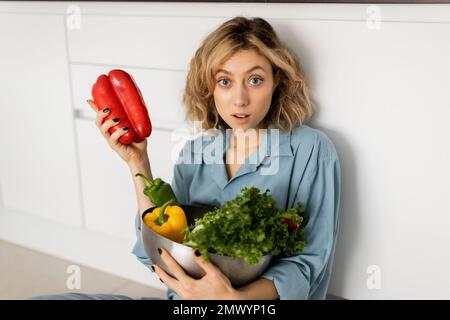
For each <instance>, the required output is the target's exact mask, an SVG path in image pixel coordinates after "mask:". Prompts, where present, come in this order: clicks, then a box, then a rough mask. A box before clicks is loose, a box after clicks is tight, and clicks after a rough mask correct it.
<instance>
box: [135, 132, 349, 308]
mask: <svg viewBox="0 0 450 320" xmlns="http://www.w3.org/2000/svg"><path fill="white" fill-rule="evenodd" d="M273 129H274V126H273V125H270V126H269V127H268V129H267V132H265V133H264V134H263V135H262V137H263V138H262V140H261V144H260V146H259V147H258V148H257V149H256V150H255V151H254V152H253V153H251V154H250V155H249V156H248V157H247V158H246V159H245V163H244V164H242V165H241V167H240V168H239V170H238V171H237V172H236V174H235V175H234V176H233V177H232V178H231V179H230V180H228V175H227V171H226V167H225V164H224V161H223V159H224V155H225V152H226V150H227V149H228V146H229V144H230V140H231V139H230V137H231V130H224V129H222V130H216V132H217V135H216V136H210V135H207V136H205V135H204V136H200V137H198V138H196V139H192V140H189V141H187V142H186V144H185V145H184V147H183V149H182V151H181V152H180V154H179V158H178V160H177V163H175V166H174V171H173V173H174V175H173V180H172V182H171V186H172V188H173V191H174V193H175V195H176V197H177V200H178V201H179V202H180V203H181V204H188V205H198V206H211V207H222V206H223V205H224V204H225V202H227V201H228V200H231V199H234V198H235V197H236V196H237V195H238V194H240V193H241V189H242V188H244V187H250V186H254V187H257V188H259V189H260V190H261V191H265V189H269V190H270V191H269V192H270V194H271V195H272V197H273V198H274V199H275V201H276V205H277V207H278V208H279V209H283V210H287V209H288V208H293V207H295V205H296V204H297V202H299V201H301V202H302V203H303V204H304V206H305V210H306V212H307V213H308V215H309V221H308V223H307V225H306V226H305V241H306V246H305V248H304V249H303V251H300V252H298V253H296V254H294V255H291V256H284V255H282V256H279V257H277V258H275V259H273V260H272V262H271V264H270V265H269V267H268V268H267V269H266V271H265V272H264V273H263V274H262V275H261V277H262V278H266V279H269V280H272V281H273V282H274V284H275V287H276V290H277V292H278V295H279V299H282V300H283V299H325V297H326V293H327V289H328V285H329V282H330V276H331V270H332V264H333V256H334V251H335V244H336V239H337V234H338V229H339V206H340V190H341V168H340V162H339V158H338V155H337V152H336V149H335V147H334V145H333V143H332V141H331V140H330V139H329V138H328V137H327V136H326V135H325V133H323V132H322V131H320V130H318V129H314V128H312V127H310V126H308V125H298V126H297V127H295V128H294V129H293V130H292V131H291V132H282V131H281V130H274V131H272V130H273ZM275 131H276V132H278V133H279V135H278V136H277V135H276V134H274V135H273V134H271V133H273V132H275ZM278 138H279V139H278ZM277 141H278V143H277ZM216 151H218V153H216ZM215 154H218V155H220V156H219V157H211V155H213V156H214V155H215ZM189 159H190V161H189ZM140 228H141V219H140V214H139V213H138V214H137V216H136V235H137V241H136V244H135V246H134V248H133V254H135V255H136V256H137V258H138V259H139V261H141V262H142V263H143V264H144V265H146V266H147V267H150V266H151V264H152V262H151V261H150V259H149V258H148V257H147V254H146V253H145V250H144V247H143V244H142V239H141V236H140ZM167 297H168V299H177V300H178V299H181V297H180V296H179V295H177V294H176V293H175V292H174V291H173V290H171V289H170V288H169V289H168V291H167Z"/></svg>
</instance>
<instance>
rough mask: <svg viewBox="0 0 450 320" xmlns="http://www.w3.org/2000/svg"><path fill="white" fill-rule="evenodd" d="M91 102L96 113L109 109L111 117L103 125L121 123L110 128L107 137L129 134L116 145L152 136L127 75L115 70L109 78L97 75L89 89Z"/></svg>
mask: <svg viewBox="0 0 450 320" xmlns="http://www.w3.org/2000/svg"><path fill="white" fill-rule="evenodd" d="M92 98H93V100H94V102H95V104H96V105H97V107H98V108H99V110H103V109H105V108H109V110H110V113H109V115H108V116H107V117H106V118H105V121H106V120H108V119H114V118H119V119H120V123H119V124H118V125H116V126H113V127H111V128H110V129H109V133H111V134H112V133H114V132H115V131H116V130H119V129H122V128H124V127H128V132H127V133H125V134H123V135H122V136H121V137H120V138H119V142H121V143H123V144H130V143H131V142H133V141H134V142H140V141H142V140H144V139H145V138H147V137H149V136H150V134H151V133H152V123H151V121H150V117H149V115H148V110H147V107H146V105H145V102H144V99H143V98H142V94H141V91H140V90H139V88H138V86H137V85H136V83H135V82H134V80H133V78H132V76H131V75H130V74H128V73H127V72H125V71H123V70H119V69H115V70H111V71H110V72H109V73H108V75H105V74H102V75H100V76H99V77H98V78H97V81H96V82H95V83H94V85H93V86H92Z"/></svg>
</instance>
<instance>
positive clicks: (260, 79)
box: [250, 78, 263, 84]
mask: <svg viewBox="0 0 450 320" xmlns="http://www.w3.org/2000/svg"><path fill="white" fill-rule="evenodd" d="M251 80H259V81H261V82H263V79H261V78H252V79H251ZM251 80H250V81H251ZM261 82H260V83H261ZM260 83H258V84H260ZM254 84H256V83H254Z"/></svg>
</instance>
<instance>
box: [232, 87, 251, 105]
mask: <svg viewBox="0 0 450 320" xmlns="http://www.w3.org/2000/svg"><path fill="white" fill-rule="evenodd" d="M248 103H249V97H248V92H247V89H246V88H245V86H237V88H236V92H235V93H234V105H235V106H236V107H241V106H246V105H248Z"/></svg>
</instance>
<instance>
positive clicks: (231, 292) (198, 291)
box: [153, 248, 239, 300]
mask: <svg viewBox="0 0 450 320" xmlns="http://www.w3.org/2000/svg"><path fill="white" fill-rule="evenodd" d="M161 250H162V252H161V258H162V260H163V261H164V263H165V264H166V266H167V267H168V268H169V269H170V271H171V272H172V274H173V275H174V276H175V278H174V277H172V276H170V275H169V274H167V273H166V272H165V271H164V270H163V269H162V268H161V267H159V266H158V265H156V264H154V265H153V266H154V268H155V272H156V274H157V275H158V276H159V278H160V279H161V280H162V281H163V282H164V284H165V285H167V286H168V287H169V288H171V289H172V290H173V291H175V292H176V293H177V294H178V295H179V296H180V297H181V298H182V299H184V300H201V299H207V300H237V299H239V293H238V291H237V290H236V289H234V288H233V286H232V285H231V282H230V280H229V279H228V278H227V277H226V276H225V275H224V274H223V273H222V271H220V269H219V268H218V267H216V266H215V265H214V264H212V263H211V262H209V261H204V260H203V257H202V256H200V255H199V256H196V255H195V251H194V253H193V256H194V260H195V262H197V264H198V265H199V266H200V267H201V268H202V269H203V270H205V273H206V274H205V275H204V276H203V277H202V278H200V279H194V278H192V277H190V276H189V275H187V274H186V273H185V272H184V270H183V268H182V267H181V266H180V265H179V264H178V263H177V262H176V261H175V259H174V258H172V256H171V255H170V254H169V253H168V252H167V251H166V250H164V249H163V248H161Z"/></svg>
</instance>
